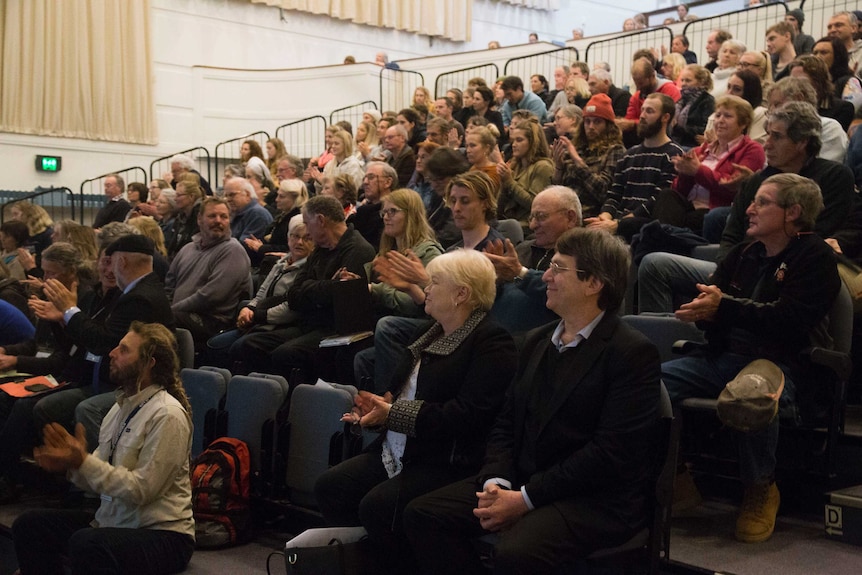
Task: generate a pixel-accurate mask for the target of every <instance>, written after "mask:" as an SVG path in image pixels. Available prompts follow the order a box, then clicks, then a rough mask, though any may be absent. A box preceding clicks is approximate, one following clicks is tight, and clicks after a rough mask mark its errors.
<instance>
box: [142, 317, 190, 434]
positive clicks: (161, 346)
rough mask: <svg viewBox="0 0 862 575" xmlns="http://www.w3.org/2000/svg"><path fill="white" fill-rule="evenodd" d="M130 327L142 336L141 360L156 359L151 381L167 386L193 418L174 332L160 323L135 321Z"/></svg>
mask: <svg viewBox="0 0 862 575" xmlns="http://www.w3.org/2000/svg"><path fill="white" fill-rule="evenodd" d="M129 329H130V330H131V331H133V332H134V333H136V334H137V335H138V336H139V337H140V338H141V349H140V360H141V362H143V363H148V362H149V360H150V359H153V360H155V365H153V367H152V369H151V370H150V380H151V382H152V383H154V384H156V385H160V386H162V387H163V388H165V391H167V392H168V393H169V394H170V395H171V396H173V397H174V399H176V400H177V401H178V402H180V405H182V406H183V409H185V410H186V413H187V414H188V416H189V418H191V416H192V406H191V405H190V404H189V398H188V396H187V395H186V390H185V389H184V388H183V383H182V380H180V377H179V370H180V360H179V358H178V357H177V352H176V349H177V340H176V338H175V337H174V334H172V333H171V332H170V330H169V329H168V328H166V327H165V326H163V325H162V324H160V323H144V322H141V321H133V322H132V325H131V326H130V328H129Z"/></svg>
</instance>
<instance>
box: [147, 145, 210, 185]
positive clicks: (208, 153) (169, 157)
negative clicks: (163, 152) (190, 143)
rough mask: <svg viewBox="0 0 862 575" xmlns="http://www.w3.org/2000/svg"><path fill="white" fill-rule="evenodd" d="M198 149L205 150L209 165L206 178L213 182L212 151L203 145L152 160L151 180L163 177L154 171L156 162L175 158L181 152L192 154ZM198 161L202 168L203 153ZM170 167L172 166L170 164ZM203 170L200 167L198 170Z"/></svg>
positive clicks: (198, 157)
mask: <svg viewBox="0 0 862 575" xmlns="http://www.w3.org/2000/svg"><path fill="white" fill-rule="evenodd" d="M198 150H203V152H204V153H203V155H204V156H206V167H207V175H206V179H207V181H208V182H212V179H213V175H212V165H211V163H212V162H211V159H210V152H209V150H207V149H206V148H205V147H203V146H197V147H194V148H189V149H188V150H183V151H182V152H175V153H173V154H168V155H167V156H162V157H161V158H156V159H155V160H153V161H152V162H150V179H151V180H155V179H157V178H160V177H161V173H156V172H154V170H153V166H155V165H156V164H158V163H159V162H165V161H167V160H170V159H171V158H173V157H174V156H177V155H180V154H182V155H186V154H190V153H192V152H197V151H198ZM197 163H198V168H200V165H201V155H198V156H197ZM169 167H170V166H169ZM201 171H202V170H200V169H198V172H201Z"/></svg>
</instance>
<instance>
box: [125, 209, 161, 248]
mask: <svg viewBox="0 0 862 575" xmlns="http://www.w3.org/2000/svg"><path fill="white" fill-rule="evenodd" d="M128 224H129V225H130V226H132V227H133V228H135V229H137V230H138V231H139V232H141V235H142V236H146V237H148V238H150V239H151V240H153V246H154V247H155V248H156V251H157V252H158V253H160V254H162V256H165V257H167V255H168V248H167V247H166V246H165V234H164V233H163V232H162V228H160V227H159V224H158V222H157V221H156V220H154V219H153V218H151V217H149V216H141V217H139V218H134V219H132V220H129V221H128Z"/></svg>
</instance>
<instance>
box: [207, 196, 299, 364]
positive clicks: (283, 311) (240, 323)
mask: <svg viewBox="0 0 862 575" xmlns="http://www.w3.org/2000/svg"><path fill="white" fill-rule="evenodd" d="M289 181H290V180H286V181H284V182H282V184H285V183H287V182H289ZM288 230H289V231H288V232H287V234H286V235H285V237H283V238H281V239H280V241H286V242H287V253H286V254H285V255H284V256H283V257H282V258H281V259H279V260H278V262H276V264H275V265H274V266H273V267H272V269H271V270H270V271H269V274H267V276H266V279H264V280H263V283H262V284H261V285H260V289H258V290H257V295H255V297H254V299H252V300H251V301H250V302H248V304H246V306H245V307H243V308H242V309H241V310H240V311H239V314H237V318H236V329H232V330H229V331H225V332H223V333H220V334H218V335H217V336H215V337H212V338H210V340H209V341H208V342H207V348H208V354H209V356H210V357H209V361H212V362H214V363H216V364H217V365H224V366H225V367H228V368H231V367H233V366H232V362H233V361H238V360H241V359H242V357H243V351H242V350H243V345H244V343H245V339H246V338H248V337H250V336H252V335H254V334H256V333H259V332H263V331H271V330H273V329H275V328H276V327H278V326H285V325H290V324H291V323H294V322H296V321H297V320H298V315H297V314H296V312H294V311H292V310H291V309H290V306H289V305H288V303H287V292H288V290H289V289H290V287H291V286H292V285H293V282H294V280H295V279H296V275H297V273H298V272H299V270H300V268H301V267H302V266H303V265H305V262H306V260H307V259H308V256H309V255H310V254H311V252H312V250H313V249H314V242H313V241H312V240H311V237H310V236H309V235H308V230H307V229H306V226H305V223H304V222H303V221H302V215H301V214H298V215H295V216H293V217H292V218H290V223H289V226H288ZM228 357H230V358H231V360H228ZM225 364H227V365H225Z"/></svg>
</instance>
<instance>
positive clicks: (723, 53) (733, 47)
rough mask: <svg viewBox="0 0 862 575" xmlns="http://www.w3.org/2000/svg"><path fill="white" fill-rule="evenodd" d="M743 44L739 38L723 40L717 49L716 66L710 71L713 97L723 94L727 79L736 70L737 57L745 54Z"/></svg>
mask: <svg viewBox="0 0 862 575" xmlns="http://www.w3.org/2000/svg"><path fill="white" fill-rule="evenodd" d="M745 52H746V48H745V44H743V43H742V42H740V41H739V40H725V41H724V42H723V43H722V44H721V48H719V49H718V67H717V68H716V69H715V70H713V72H712V92H710V93H711V94H712V95H713V97H714V98H718V97H719V96H724V94H725V93H726V92H727V81H728V80H729V79H730V77H731V76H732V75H733V73H734V72H736V67H737V66H738V65H739V59H740V58H742V55H743V54H745Z"/></svg>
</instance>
